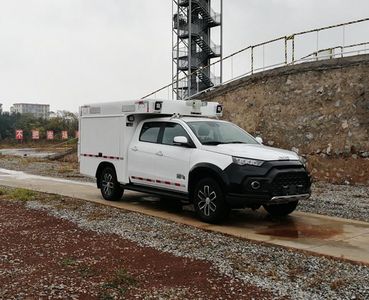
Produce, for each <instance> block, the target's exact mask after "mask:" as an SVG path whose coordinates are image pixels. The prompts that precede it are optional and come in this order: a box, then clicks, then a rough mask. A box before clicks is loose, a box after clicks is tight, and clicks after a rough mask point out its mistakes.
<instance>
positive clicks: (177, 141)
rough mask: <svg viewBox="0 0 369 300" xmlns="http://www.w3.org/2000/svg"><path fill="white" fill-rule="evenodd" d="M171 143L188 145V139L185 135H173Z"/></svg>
mask: <svg viewBox="0 0 369 300" xmlns="http://www.w3.org/2000/svg"><path fill="white" fill-rule="evenodd" d="M173 144H174V145H177V146H189V143H188V139H187V138H186V137H185V136H175V137H174V139H173Z"/></svg>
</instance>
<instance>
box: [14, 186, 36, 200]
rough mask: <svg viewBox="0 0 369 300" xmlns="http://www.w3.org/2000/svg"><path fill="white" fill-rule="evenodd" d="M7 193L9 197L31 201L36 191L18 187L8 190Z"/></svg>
mask: <svg viewBox="0 0 369 300" xmlns="http://www.w3.org/2000/svg"><path fill="white" fill-rule="evenodd" d="M8 195H9V197H10V198H11V199H13V200H20V201H32V200H35V198H36V193H35V192H34V191H30V190H26V189H19V188H18V189H14V190H10V191H9V193H8Z"/></svg>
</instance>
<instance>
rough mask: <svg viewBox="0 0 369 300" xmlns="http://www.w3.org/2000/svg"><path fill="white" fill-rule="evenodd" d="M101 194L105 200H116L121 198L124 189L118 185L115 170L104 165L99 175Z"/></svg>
mask: <svg viewBox="0 0 369 300" xmlns="http://www.w3.org/2000/svg"><path fill="white" fill-rule="evenodd" d="M100 190H101V195H102V196H103V198H104V199H105V200H108V201H118V200H120V199H121V198H122V196H123V192H124V189H123V188H122V187H121V186H120V184H119V182H118V180H117V175H116V173H115V170H114V169H113V168H112V167H105V168H104V169H103V170H102V172H101V175H100Z"/></svg>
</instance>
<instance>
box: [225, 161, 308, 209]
mask: <svg viewBox="0 0 369 300" xmlns="http://www.w3.org/2000/svg"><path fill="white" fill-rule="evenodd" d="M225 172H226V174H227V177H228V179H229V182H228V185H227V192H226V201H227V202H228V203H229V204H230V206H231V207H234V208H242V207H259V206H261V205H271V204H282V203H289V202H294V201H299V200H306V199H308V198H309V197H310V193H311V191H310V187H311V178H310V176H309V174H308V172H307V171H306V169H305V168H304V166H303V165H302V164H301V163H300V162H298V161H275V162H266V163H264V165H263V166H262V167H253V166H238V165H235V164H232V165H230V166H229V167H228V168H226V169H225ZM254 182H258V183H260V186H259V187H258V188H257V189H255V186H256V185H253V183H254Z"/></svg>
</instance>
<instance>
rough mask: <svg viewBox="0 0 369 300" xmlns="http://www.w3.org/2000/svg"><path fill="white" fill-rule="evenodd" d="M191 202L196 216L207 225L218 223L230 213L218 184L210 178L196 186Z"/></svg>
mask: <svg viewBox="0 0 369 300" xmlns="http://www.w3.org/2000/svg"><path fill="white" fill-rule="evenodd" d="M193 202H194V206H195V211H196V214H197V216H198V217H199V218H200V219H201V220H202V221H204V222H207V223H219V222H220V221H222V220H224V219H225V218H226V217H227V216H228V214H229V211H230V209H229V206H228V205H227V203H226V202H225V201H224V195H223V192H222V189H221V188H220V186H219V184H218V182H217V181H216V180H214V179H213V178H210V177H209V178H204V179H202V180H200V181H199V183H198V184H197V185H196V187H195V189H194V194H193Z"/></svg>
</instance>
